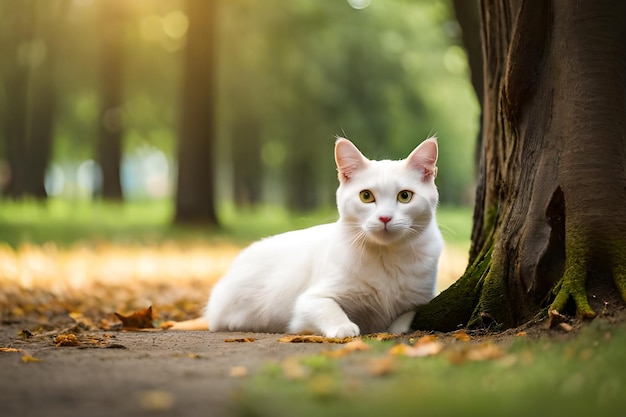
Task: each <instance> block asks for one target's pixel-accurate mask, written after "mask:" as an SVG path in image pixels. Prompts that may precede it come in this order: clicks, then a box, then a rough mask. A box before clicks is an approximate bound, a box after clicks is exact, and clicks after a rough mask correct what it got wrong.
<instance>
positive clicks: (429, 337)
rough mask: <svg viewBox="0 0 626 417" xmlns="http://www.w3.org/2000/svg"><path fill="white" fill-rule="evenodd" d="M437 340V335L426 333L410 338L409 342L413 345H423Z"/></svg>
mask: <svg viewBox="0 0 626 417" xmlns="http://www.w3.org/2000/svg"><path fill="white" fill-rule="evenodd" d="M437 340H439V337H437V336H435V335H434V334H428V335H426V336H422V337H420V338H419V339H417V340H412V341H411V342H412V343H411V344H412V345H414V346H417V345H425V344H428V343H432V342H436V341H437Z"/></svg>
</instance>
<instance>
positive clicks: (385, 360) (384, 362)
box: [367, 356, 396, 376]
mask: <svg viewBox="0 0 626 417" xmlns="http://www.w3.org/2000/svg"><path fill="white" fill-rule="evenodd" d="M395 369H396V361H395V359H394V358H393V356H385V357H382V358H374V359H371V360H370V361H369V362H368V363H367V370H368V372H369V373H370V375H373V376H383V375H389V374H390V373H391V372H393V371H394V370H395Z"/></svg>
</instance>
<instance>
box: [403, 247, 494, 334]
mask: <svg viewBox="0 0 626 417" xmlns="http://www.w3.org/2000/svg"><path fill="white" fill-rule="evenodd" d="M478 259H479V260H478V261H476V262H474V263H473V264H472V265H470V266H469V267H468V268H467V270H466V271H465V273H464V274H463V276H462V277H461V278H459V279H458V280H457V281H456V282H455V283H454V284H452V285H451V286H450V287H449V288H448V289H446V290H445V291H443V292H442V293H441V294H439V295H438V296H437V297H436V298H435V299H434V300H432V301H431V302H430V303H428V304H425V305H422V306H419V307H418V308H417V311H416V314H415V318H414V319H413V322H412V323H411V329H412V330H437V331H443V332H448V331H452V330H457V329H458V328H460V327H464V326H466V324H467V322H468V321H469V320H470V317H471V316H472V311H473V310H474V306H475V305H476V303H477V301H478V299H479V297H480V293H481V291H482V287H483V285H482V284H483V280H484V279H485V276H486V275H487V273H488V272H489V267H490V265H491V249H489V250H487V251H486V252H484V253H483V254H482V255H481V256H479V257H478Z"/></svg>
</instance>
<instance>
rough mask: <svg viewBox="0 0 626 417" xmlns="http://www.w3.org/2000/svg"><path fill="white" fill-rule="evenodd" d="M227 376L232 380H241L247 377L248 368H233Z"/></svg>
mask: <svg viewBox="0 0 626 417" xmlns="http://www.w3.org/2000/svg"><path fill="white" fill-rule="evenodd" d="M228 376H230V377H233V378H243V377H246V376H248V368H246V367H245V366H233V367H232V368H230V371H229V372H228Z"/></svg>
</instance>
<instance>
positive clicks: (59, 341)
mask: <svg viewBox="0 0 626 417" xmlns="http://www.w3.org/2000/svg"><path fill="white" fill-rule="evenodd" d="M52 342H53V343H54V345H55V346H56V347H61V346H80V345H81V342H80V340H78V338H77V337H76V335H75V334H72V333H70V334H60V335H58V336H57V337H55V338H54V339H53V340H52Z"/></svg>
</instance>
